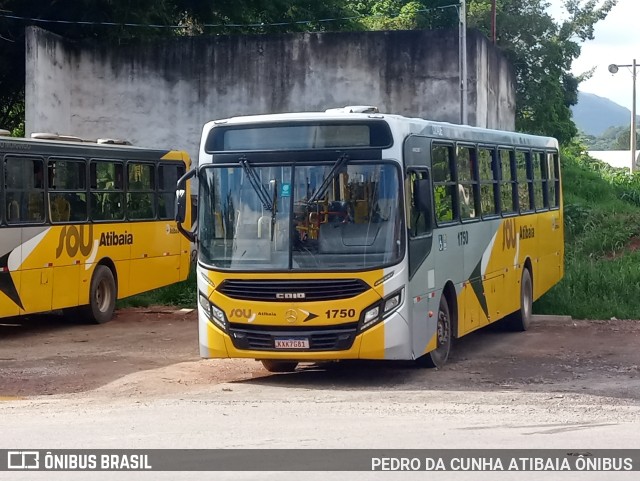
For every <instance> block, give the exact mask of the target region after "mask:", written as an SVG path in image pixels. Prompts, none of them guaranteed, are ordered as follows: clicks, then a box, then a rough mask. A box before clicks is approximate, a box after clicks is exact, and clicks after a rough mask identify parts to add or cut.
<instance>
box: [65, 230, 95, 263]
mask: <svg viewBox="0 0 640 481" xmlns="http://www.w3.org/2000/svg"><path fill="white" fill-rule="evenodd" d="M92 240H93V224H88V225H86V226H79V227H76V226H75V225H67V226H64V227H63V228H62V230H61V231H60V238H59V240H58V247H57V248H56V259H57V258H59V257H60V256H61V255H62V250H63V249H64V250H65V251H66V253H67V255H68V256H69V257H75V256H76V254H78V250H79V251H80V253H81V254H82V255H83V256H85V257H86V256H88V255H89V254H90V253H91V247H92V246H91V245H92V243H93V242H92Z"/></svg>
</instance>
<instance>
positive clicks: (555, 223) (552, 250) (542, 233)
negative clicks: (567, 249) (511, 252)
mask: <svg viewBox="0 0 640 481" xmlns="http://www.w3.org/2000/svg"><path fill="white" fill-rule="evenodd" d="M535 235H536V237H537V238H538V246H539V250H540V258H539V259H538V269H537V270H538V273H537V277H536V278H534V282H533V291H534V292H533V295H534V299H538V298H539V297H540V296H541V295H543V294H544V293H545V292H547V291H548V290H549V289H550V288H551V287H553V285H554V284H556V283H557V282H558V281H559V280H560V279H561V278H562V264H563V255H562V254H563V248H564V245H563V244H564V239H563V238H564V235H563V221H562V214H561V211H560V210H551V211H549V212H544V213H541V214H540V215H539V220H538V229H537V230H536V233H535Z"/></svg>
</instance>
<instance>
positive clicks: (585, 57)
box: [548, 0, 640, 109]
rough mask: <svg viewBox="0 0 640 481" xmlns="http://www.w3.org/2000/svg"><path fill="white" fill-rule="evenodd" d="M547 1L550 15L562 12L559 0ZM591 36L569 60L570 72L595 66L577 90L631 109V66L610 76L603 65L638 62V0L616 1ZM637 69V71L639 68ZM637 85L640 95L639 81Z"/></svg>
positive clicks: (639, 51) (583, 70)
mask: <svg viewBox="0 0 640 481" xmlns="http://www.w3.org/2000/svg"><path fill="white" fill-rule="evenodd" d="M548 1H549V2H550V3H551V9H552V10H551V13H553V15H554V16H560V17H561V15H562V13H563V12H564V13H565V14H566V12H565V11H564V10H563V9H562V7H561V6H562V4H563V3H564V2H563V0H548ZM600 3H602V1H601V2H600ZM594 36H595V39H594V40H590V41H587V42H585V43H584V44H582V54H581V55H580V57H579V58H578V59H577V60H576V61H575V62H574V63H573V73H574V74H580V73H582V72H585V71H587V70H589V69H590V68H592V67H596V71H595V73H594V74H593V77H592V78H591V79H590V80H587V81H585V82H583V83H582V84H580V87H579V89H580V90H581V91H583V92H589V93H593V94H596V95H599V96H600V97H606V98H609V99H611V100H613V101H614V102H616V103H617V104H620V105H623V106H624V107H627V108H629V109H631V99H632V91H633V87H632V86H633V81H632V79H633V77H632V74H631V69H627V68H620V70H619V71H618V73H617V74H615V75H612V74H610V73H609V71H608V70H607V67H608V65H609V64H612V63H615V64H631V63H633V59H634V58H635V59H636V63H640V0H618V4H617V5H616V6H615V7H613V9H612V10H611V12H610V13H609V15H608V16H607V18H606V19H605V20H603V21H601V22H599V23H598V24H597V25H596V28H595V35H594ZM637 70H638V74H640V68H638V69H637ZM639 76H640V75H639ZM639 80H640V79H639ZM637 88H638V96H639V97H640V82H638V85H637ZM636 105H638V104H637V103H636Z"/></svg>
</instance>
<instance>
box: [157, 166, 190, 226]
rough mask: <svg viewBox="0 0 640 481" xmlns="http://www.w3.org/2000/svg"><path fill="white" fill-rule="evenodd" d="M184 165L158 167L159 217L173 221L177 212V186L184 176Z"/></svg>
mask: <svg viewBox="0 0 640 481" xmlns="http://www.w3.org/2000/svg"><path fill="white" fill-rule="evenodd" d="M184 172H185V169H184V165H182V164H179V165H169V164H160V166H159V167H158V194H157V195H158V217H159V218H160V219H173V218H174V210H175V205H174V203H175V198H176V185H177V183H178V179H179V178H180V177H182V176H183V175H184Z"/></svg>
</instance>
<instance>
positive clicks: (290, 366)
mask: <svg viewBox="0 0 640 481" xmlns="http://www.w3.org/2000/svg"><path fill="white" fill-rule="evenodd" d="M261 362H262V365H263V366H264V368H265V369H266V370H267V371H269V372H293V371H295V370H296V366H297V365H298V363H297V362H296V361H276V360H275V359H262V360H261Z"/></svg>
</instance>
